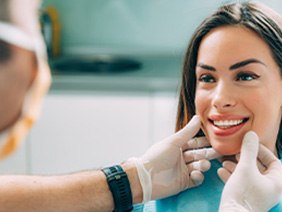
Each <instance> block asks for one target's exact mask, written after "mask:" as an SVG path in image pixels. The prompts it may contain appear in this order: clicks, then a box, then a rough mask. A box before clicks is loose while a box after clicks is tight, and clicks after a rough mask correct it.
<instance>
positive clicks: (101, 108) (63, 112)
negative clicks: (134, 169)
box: [0, 92, 177, 174]
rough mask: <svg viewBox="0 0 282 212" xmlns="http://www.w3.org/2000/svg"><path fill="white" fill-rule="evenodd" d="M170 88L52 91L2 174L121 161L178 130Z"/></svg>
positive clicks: (65, 169) (0, 169) (82, 167)
mask: <svg viewBox="0 0 282 212" xmlns="http://www.w3.org/2000/svg"><path fill="white" fill-rule="evenodd" d="M176 105H177V101H176V97H175V95H174V94H170V93H164V94H162V93H149V92H148V93H143V94H136V93H134V95H133V94H121V95H118V94H105V93H89V94H81V93H66V92H61V93H51V94H49V95H48V96H47V97H46V98H45V101H44V104H43V108H42V113H41V116H40V118H39V120H38V122H37V123H36V124H35V125H34V127H33V129H32V130H31V132H30V135H29V136H28V137H27V141H25V142H23V144H22V145H21V146H20V147H19V148H18V149H17V151H16V152H15V153H14V154H12V155H11V156H10V157H8V158H7V159H5V160H3V161H1V162H0V174H2V173H4V174H18V173H31V174H60V173H69V172H75V171H80V170H85V169H93V168H94V169H97V168H101V167H102V166H106V165H112V164H114V163H120V162H122V161H123V160H126V159H128V158H129V157H132V156H139V155H141V154H143V153H144V152H145V151H146V149H147V148H148V147H149V146H151V145H152V144H153V143H154V142H158V141H160V140H162V139H164V138H165V137H167V136H169V135H171V134H172V133H173V132H174V125H175V117H176Z"/></svg>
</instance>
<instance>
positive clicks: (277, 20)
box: [176, 2, 282, 156]
mask: <svg viewBox="0 0 282 212" xmlns="http://www.w3.org/2000/svg"><path fill="white" fill-rule="evenodd" d="M221 26H241V27H246V28H248V29H251V30H252V31H254V32H256V33H257V34H258V35H259V36H260V37H261V38H262V39H263V40H264V41H265V42H266V43H267V44H268V46H269V47H270V50H271V52H272V56H273V58H274V60H275V62H276V63H277V64H278V66H279V67H280V74H281V80H282V53H281V52H282V16H281V15H280V14H279V13H277V12H276V11H274V10H272V9H271V8H269V7H267V6H265V5H264V4H261V3H257V2H244V3H231V4H226V5H223V6H221V7H220V8H219V9H218V10H217V11H216V12H214V13H213V14H212V15H210V16H209V17H207V18H206V19H205V20H204V21H203V22H202V23H201V24H200V26H199V27H198V28H197V29H196V31H195V32H194V34H193V36H192V38H191V40H190V43H189V46H188V49H187V51H186V55H185V60H184V66H183V71H182V84H181V88H180V94H179V102H178V112H177V120H176V131H178V130H180V129H182V128H183V127H184V126H185V125H186V124H187V123H188V122H189V120H190V119H191V118H192V116H193V115H194V114H195V91H196V73H195V70H196V64H197V55H198V50H199V46H200V44H201V41H202V40H203V38H204V37H205V36H206V35H207V34H208V33H209V32H210V31H211V30H213V29H215V28H218V27H221ZM281 128H282V126H281V122H280V128H279V133H278V137H277V142H276V147H277V152H278V154H279V155H280V156H281V154H282V129H281ZM200 133H202V132H200Z"/></svg>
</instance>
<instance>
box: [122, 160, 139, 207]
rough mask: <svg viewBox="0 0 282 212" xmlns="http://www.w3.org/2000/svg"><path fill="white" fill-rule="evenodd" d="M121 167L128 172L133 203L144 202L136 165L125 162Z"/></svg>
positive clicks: (129, 161)
mask: <svg viewBox="0 0 282 212" xmlns="http://www.w3.org/2000/svg"><path fill="white" fill-rule="evenodd" d="M121 167H122V168H123V170H124V171H125V172H126V174H127V177H128V180H129V184H130V187H131V192H132V199H133V203H134V204H137V203H141V202H142V200H143V191H142V187H141V184H140V179H139V176H138V173H137V169H136V166H135V163H134V162H133V161H131V160H128V161H125V162H123V163H122V164H121Z"/></svg>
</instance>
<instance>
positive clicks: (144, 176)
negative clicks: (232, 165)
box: [133, 116, 219, 202]
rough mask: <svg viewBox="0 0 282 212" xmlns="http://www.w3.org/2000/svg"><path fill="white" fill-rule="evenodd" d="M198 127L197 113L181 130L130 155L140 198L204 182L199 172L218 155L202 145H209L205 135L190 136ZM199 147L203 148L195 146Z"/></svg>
mask: <svg viewBox="0 0 282 212" xmlns="http://www.w3.org/2000/svg"><path fill="white" fill-rule="evenodd" d="M200 127H201V122H200V119H199V117H198V116H194V117H193V118H192V119H191V121H190V122H189V123H188V124H187V125H186V126H185V127H184V128H183V129H182V130H180V131H179V132H177V133H176V134H174V135H172V136H170V137H168V138H167V139H165V140H163V141H161V142H159V143H156V144H155V145H153V146H152V147H151V148H150V149H149V150H148V151H147V152H146V153H145V154H144V155H143V156H142V157H140V158H134V159H133V160H134V162H135V164H136V167H137V172H138V176H139V179H140V183H141V186H142V190H143V202H147V201H150V200H153V199H160V198H163V197H167V196H171V195H174V194H177V193H179V192H181V191H183V190H185V189H187V188H190V187H194V186H197V185H199V184H201V183H202V182H203V180H204V176H203V174H202V172H204V171H207V170H208V169H209V168H210V162H209V160H210V159H214V158H216V157H218V156H219V155H218V153H216V152H215V151H214V150H213V149H212V148H204V147H207V146H210V144H209V143H208V142H207V141H206V140H205V139H203V138H199V139H192V138H193V136H195V134H196V133H197V132H198V131H199V129H200ZM198 148H204V149H199V150H195V149H198ZM190 149H192V150H191V151H190ZM183 150H185V151H184V152H183Z"/></svg>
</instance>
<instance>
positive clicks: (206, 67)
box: [197, 63, 216, 71]
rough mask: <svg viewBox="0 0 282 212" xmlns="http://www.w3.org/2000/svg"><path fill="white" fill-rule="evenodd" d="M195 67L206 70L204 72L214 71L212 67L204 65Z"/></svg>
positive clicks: (200, 64)
mask: <svg viewBox="0 0 282 212" xmlns="http://www.w3.org/2000/svg"><path fill="white" fill-rule="evenodd" d="M197 67H200V68H202V69H206V70H209V71H216V69H215V68H214V67H212V66H209V65H206V64H204V63H198V64H197Z"/></svg>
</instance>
